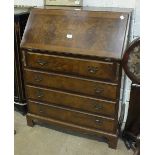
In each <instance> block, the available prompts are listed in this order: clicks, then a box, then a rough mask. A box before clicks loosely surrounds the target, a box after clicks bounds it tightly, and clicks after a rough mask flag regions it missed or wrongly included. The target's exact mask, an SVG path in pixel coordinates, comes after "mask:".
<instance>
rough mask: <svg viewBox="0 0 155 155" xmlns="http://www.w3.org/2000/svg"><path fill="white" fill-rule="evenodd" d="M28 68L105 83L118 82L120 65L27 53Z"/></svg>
mask: <svg viewBox="0 0 155 155" xmlns="http://www.w3.org/2000/svg"><path fill="white" fill-rule="evenodd" d="M26 64H27V67H30V68H35V69H41V70H48V71H52V72H58V73H66V74H69V75H76V76H84V77H89V78H94V79H100V80H105V81H112V82H117V81H118V76H119V75H118V74H119V65H117V63H112V62H102V61H94V60H85V59H77V58H71V57H63V56H56V55H48V54H39V53H31V52H26Z"/></svg>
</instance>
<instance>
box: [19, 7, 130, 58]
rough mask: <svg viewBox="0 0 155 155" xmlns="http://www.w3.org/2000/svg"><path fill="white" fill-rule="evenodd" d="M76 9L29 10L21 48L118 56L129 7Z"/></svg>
mask: <svg viewBox="0 0 155 155" xmlns="http://www.w3.org/2000/svg"><path fill="white" fill-rule="evenodd" d="M79 9H80V8H74V9H73V8H65V9H64V8H61V9H60V7H55V8H53V7H52V9H51V7H49V8H48V9H47V8H35V9H32V11H31V13H30V17H29V20H28V23H27V26H26V28H25V32H24V35H23V38H22V42H21V47H22V48H32V49H40V50H47V51H50V52H52V51H54V52H55V51H56V52H62V53H71V54H78V55H88V56H96V57H101V58H105V57H108V58H113V59H118V60H119V59H121V58H122V52H123V47H124V42H125V37H126V35H127V34H126V30H127V28H128V19H129V15H130V11H131V10H130V9H127V11H126V12H125V9H124V10H123V9H122V11H121V10H120V11H121V12H120V11H118V10H119V9H118V10H117V11H113V10H112V11H110V9H109V10H108V9H107V8H106V9H105V11H103V10H104V9H103V8H102V9H99V8H98V9H90V8H89V9H88V8H85V9H84V8H82V9H80V10H79ZM90 10H91V11H90ZM101 10H102V11H101ZM129 10H130V11H129Z"/></svg>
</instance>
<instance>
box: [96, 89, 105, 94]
mask: <svg viewBox="0 0 155 155" xmlns="http://www.w3.org/2000/svg"><path fill="white" fill-rule="evenodd" d="M103 91H104V90H103V89H101V88H96V89H95V93H96V94H101V93H103Z"/></svg>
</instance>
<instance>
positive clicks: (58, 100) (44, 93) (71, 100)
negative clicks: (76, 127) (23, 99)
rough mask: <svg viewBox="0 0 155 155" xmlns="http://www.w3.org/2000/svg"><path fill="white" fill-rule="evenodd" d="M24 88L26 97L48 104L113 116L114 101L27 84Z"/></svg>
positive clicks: (114, 109)
mask: <svg viewBox="0 0 155 155" xmlns="http://www.w3.org/2000/svg"><path fill="white" fill-rule="evenodd" d="M26 90H27V98H28V99H32V100H38V101H41V102H48V103H49V104H53V105H59V106H65V107H69V108H73V109H77V110H82V111H85V112H91V113H95V114H100V115H105V116H108V117H113V118H114V117H115V111H116V102H111V101H106V100H101V99H95V98H91V97H86V96H81V95H75V94H71V93H66V92H62V91H55V90H51V89H43V88H38V87H34V86H27V87H26Z"/></svg>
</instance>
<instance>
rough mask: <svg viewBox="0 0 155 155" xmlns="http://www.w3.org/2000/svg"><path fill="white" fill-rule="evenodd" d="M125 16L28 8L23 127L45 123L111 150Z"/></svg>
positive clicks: (87, 10) (111, 12)
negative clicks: (97, 139)
mask: <svg viewBox="0 0 155 155" xmlns="http://www.w3.org/2000/svg"><path fill="white" fill-rule="evenodd" d="M130 18H131V10H130V9H114V8H98V9H97V8H78V9H76V8H69V7H68V8H67V7H66V8H58V7H44V8H35V9H32V11H31V13H30V16H29V19H28V22H27V25H26V28H25V31H24V35H23V38H22V42H21V51H22V54H23V70H24V83H25V88H26V99H27V103H28V114H27V124H28V125H29V126H33V125H34V123H37V122H42V123H47V124H51V125H53V126H56V127H60V128H62V129H65V130H69V131H74V132H79V133H83V134H88V135H90V136H96V137H101V138H105V139H106V140H107V142H108V144H109V147H111V148H116V146H117V140H118V133H117V132H118V131H117V129H118V127H117V126H118V109H119V97H120V86H121V76H122V73H121V70H122V67H121V59H122V54H123V51H124V48H125V46H126V44H127V42H128V34H129V30H130V29H129V27H130Z"/></svg>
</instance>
